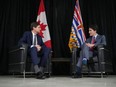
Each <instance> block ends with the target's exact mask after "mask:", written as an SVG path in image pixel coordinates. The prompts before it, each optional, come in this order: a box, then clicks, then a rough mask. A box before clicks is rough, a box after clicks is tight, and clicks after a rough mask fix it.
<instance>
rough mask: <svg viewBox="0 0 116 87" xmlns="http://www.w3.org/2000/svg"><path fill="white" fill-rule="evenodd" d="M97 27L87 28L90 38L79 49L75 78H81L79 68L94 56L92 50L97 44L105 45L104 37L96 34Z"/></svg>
mask: <svg viewBox="0 0 116 87" xmlns="http://www.w3.org/2000/svg"><path fill="white" fill-rule="evenodd" d="M97 29H98V27H97V25H91V26H89V35H90V37H89V38H88V39H87V40H86V41H85V43H84V44H83V45H82V47H81V51H80V57H79V59H78V62H77V65H76V67H77V68H76V69H77V70H76V75H77V76H76V77H77V78H81V77H82V74H81V68H82V64H85V65H86V64H87V60H89V58H90V57H93V56H94V53H95V52H94V51H95V50H94V49H93V48H95V47H96V46H98V45H99V44H103V45H106V39H105V36H104V35H99V34H97Z"/></svg>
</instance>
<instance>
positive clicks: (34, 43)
mask: <svg viewBox="0 0 116 87" xmlns="http://www.w3.org/2000/svg"><path fill="white" fill-rule="evenodd" d="M33 45H36V35H34V41H33Z"/></svg>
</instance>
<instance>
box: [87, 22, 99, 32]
mask: <svg viewBox="0 0 116 87" xmlns="http://www.w3.org/2000/svg"><path fill="white" fill-rule="evenodd" d="M89 28H92V29H93V30H94V31H97V30H98V26H97V25H96V24H94V25H90V26H89Z"/></svg>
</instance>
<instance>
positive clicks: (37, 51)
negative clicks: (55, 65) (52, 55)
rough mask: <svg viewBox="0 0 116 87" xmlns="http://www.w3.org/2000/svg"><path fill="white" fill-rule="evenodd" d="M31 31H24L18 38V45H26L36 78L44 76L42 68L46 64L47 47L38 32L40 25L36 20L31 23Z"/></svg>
mask: <svg viewBox="0 0 116 87" xmlns="http://www.w3.org/2000/svg"><path fill="white" fill-rule="evenodd" d="M30 27H31V31H26V32H25V33H24V34H23V37H22V38H21V39H20V40H19V43H18V44H19V46H21V45H22V44H27V45H28V54H29V55H30V56H31V59H32V63H33V65H34V70H35V73H36V75H37V78H38V79H43V78H45V76H44V72H43V69H44V67H45V66H46V61H47V58H48V55H49V49H48V48H47V47H46V46H45V45H44V43H43V41H42V38H41V36H39V34H38V33H39V32H40V30H41V27H40V25H39V24H38V23H37V22H33V23H31V26H30Z"/></svg>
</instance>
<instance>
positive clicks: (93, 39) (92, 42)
mask: <svg viewBox="0 0 116 87" xmlns="http://www.w3.org/2000/svg"><path fill="white" fill-rule="evenodd" d="M94 43H95V37H94V36H93V37H92V40H91V44H94ZM93 49H94V47H92V48H90V50H91V51H93Z"/></svg>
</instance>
